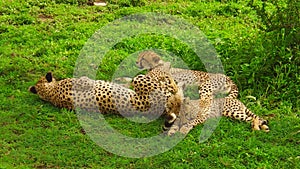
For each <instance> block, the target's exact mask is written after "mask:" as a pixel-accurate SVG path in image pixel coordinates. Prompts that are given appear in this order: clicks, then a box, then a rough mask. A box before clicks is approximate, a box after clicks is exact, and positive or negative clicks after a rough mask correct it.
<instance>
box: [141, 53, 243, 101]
mask: <svg viewBox="0 0 300 169" xmlns="http://www.w3.org/2000/svg"><path fill="white" fill-rule="evenodd" d="M136 65H137V67H138V68H140V69H146V70H149V71H152V70H155V69H158V70H164V71H166V69H168V68H169V70H168V72H169V73H170V75H171V76H172V78H173V79H174V80H175V82H177V83H178V82H183V83H184V84H185V85H197V86H199V94H200V98H201V97H210V96H211V95H215V94H219V93H223V94H228V96H226V97H229V98H237V96H238V87H237V85H236V84H235V83H234V82H233V81H232V80H231V79H230V78H229V77H228V76H226V75H224V74H220V73H218V74H213V73H207V72H203V71H197V70H188V69H180V68H172V67H171V66H170V63H169V62H164V61H163V60H161V58H160V56H159V55H158V54H156V53H155V52H153V51H144V52H142V53H140V54H139V56H138V58H137V61H136Z"/></svg>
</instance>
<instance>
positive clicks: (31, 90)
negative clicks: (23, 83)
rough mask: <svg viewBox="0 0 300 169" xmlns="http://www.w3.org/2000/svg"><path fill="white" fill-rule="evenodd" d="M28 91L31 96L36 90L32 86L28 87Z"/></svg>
mask: <svg viewBox="0 0 300 169" xmlns="http://www.w3.org/2000/svg"><path fill="white" fill-rule="evenodd" d="M29 91H30V92H31V93H33V94H37V91H36V88H35V87H34V86H30V87H29Z"/></svg>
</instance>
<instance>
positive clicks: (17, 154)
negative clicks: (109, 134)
mask: <svg viewBox="0 0 300 169" xmlns="http://www.w3.org/2000/svg"><path fill="white" fill-rule="evenodd" d="M276 2H277V3H278V2H282V3H283V4H284V1H276ZM295 2H296V4H298V3H297V1H295ZM256 3H257V4H252V6H251V5H250V2H248V1H242V2H240V3H235V2H231V1H226V3H225V2H223V1H221V2H218V1H211V2H201V1H198V2H192V1H169V2H163V1H154V2H148V1H127V0H121V1H109V4H108V5H107V6H106V7H95V6H87V5H85V1H71V0H60V1H46V0H29V1H25V0H22V1H13V0H12V1H9V0H5V1H2V2H0V59H1V61H0V86H1V87H0V99H1V102H2V103H1V105H0V113H1V118H0V138H1V139H0V159H1V161H0V168H61V167H66V168H300V159H299V158H300V153H299V152H300V147H299V144H300V125H299V124H300V119H299V113H300V109H299V108H300V107H299V105H300V102H299V95H300V90H299V89H300V75H299V72H300V70H299V65H300V60H299V58H300V54H299V43H298V42H299V41H297V38H294V39H293V38H292V37H297V36H296V35H299V32H300V31H299V25H298V26H297V24H299V23H300V22H298V21H299V20H297V17H294V19H295V20H294V21H295V24H296V25H295V24H294V25H293V24H289V23H287V22H286V21H285V22H284V23H282V24H284V25H280V22H279V21H278V20H276V15H274V13H276V12H274V11H275V9H276V8H275V7H274V6H272V4H268V5H269V6H268V8H266V9H267V11H265V12H267V13H268V15H269V17H270V18H271V19H270V21H271V25H269V22H266V19H264V18H262V17H260V15H261V14H263V12H264V11H263V10H261V9H262V4H263V3H262V2H260V1H258V2H256ZM296 4H295V7H297V5H296ZM283 6H284V5H283ZM292 7H293V6H292ZM292 7H289V6H288V9H294V8H292ZM259 9H260V10H259ZM141 12H163V13H166V14H171V15H176V16H178V17H181V18H184V19H186V20H187V21H188V22H190V23H191V24H193V25H196V26H197V27H198V28H199V29H200V30H201V31H203V33H204V34H205V35H206V36H207V37H208V39H209V40H210V42H211V43H212V44H213V45H214V47H215V48H216V50H217V52H218V54H219V55H220V56H221V60H222V62H223V66H224V69H225V72H226V74H227V75H229V76H230V77H231V78H232V79H233V80H234V81H235V82H236V83H237V85H238V87H239V89H240V96H239V98H240V99H241V100H242V101H243V103H245V104H246V105H247V106H248V107H249V108H250V109H251V110H252V111H253V112H255V113H256V114H258V115H260V116H262V117H264V118H266V119H268V120H269V123H270V124H269V126H270V130H271V131H270V132H269V133H263V132H259V131H255V132H254V131H251V128H250V125H249V124H247V123H243V122H238V121H234V120H230V119H226V118H222V119H221V121H220V123H219V125H218V127H217V129H216V130H215V132H214V133H213V135H212V136H211V137H210V138H209V139H208V140H207V141H206V142H204V143H201V144H200V143H198V141H199V140H198V139H199V135H200V132H201V128H202V127H203V126H198V127H196V128H195V129H193V130H192V131H191V132H190V133H189V134H188V135H187V136H186V138H185V139H184V140H182V141H181V142H180V143H179V144H178V145H176V146H175V147H174V148H173V149H171V150H169V151H167V152H165V153H162V154H159V155H156V156H153V157H146V158H137V159H135V158H126V157H120V156H117V155H114V154H112V153H110V152H108V151H105V150H103V149H102V148H101V147H99V146H98V145H96V144H95V143H94V142H93V141H92V140H91V139H90V138H89V136H88V135H86V134H84V132H83V130H82V127H81V125H80V123H79V121H78V119H77V116H76V114H75V113H74V112H70V111H67V110H65V109H58V108H55V107H53V106H52V105H51V104H49V103H46V102H44V101H41V100H40V99H39V98H38V97H37V96H35V95H32V94H30V93H29V92H28V91H27V89H28V87H29V86H30V85H34V84H35V83H36V81H37V80H38V79H39V77H40V76H42V75H44V74H46V72H48V71H52V72H53V73H54V76H55V77H57V78H58V79H63V78H67V77H72V76H73V71H74V67H75V63H76V60H77V57H78V55H79V54H80V51H81V49H82V47H83V46H84V44H85V42H86V41H87V40H88V39H89V38H90V37H91V36H92V35H93V34H94V33H95V32H96V31H97V30H98V29H100V28H101V27H103V26H105V25H106V24H108V23H109V22H112V21H114V20H115V19H118V18H121V17H123V16H126V15H129V14H134V13H141ZM292 12H293V10H289V13H288V14H289V15H290V14H291V13H292ZM298 16H299V15H298ZM285 18H286V17H285ZM291 18H292V17H291ZM298 19H299V18H298ZM290 20H291V19H289V21H290ZM288 24H289V25H292V28H290V27H288V26H287V25H288ZM272 25H276V26H272ZM278 25H279V28H278ZM280 26H282V27H280ZM298 37H299V36H298ZM145 48H158V49H161V50H162V51H166V50H167V51H168V52H170V53H173V54H175V55H177V56H179V57H180V58H182V59H183V60H184V61H186V64H187V65H188V66H189V67H190V68H193V69H199V70H202V69H203V65H202V63H200V62H197V61H195V58H194V57H195V54H194V53H193V52H192V51H191V50H190V49H188V48H187V47H186V46H185V45H184V44H180V42H178V41H176V40H174V39H172V38H162V36H157V35H144V36H137V37H131V38H128V39H125V40H124V41H122V42H120V43H118V44H117V45H115V46H114V48H113V49H112V50H111V51H109V52H108V54H107V55H106V57H105V58H104V64H102V65H99V68H98V72H97V77H98V79H105V80H108V79H111V78H112V76H113V74H114V71H115V70H116V69H117V66H118V65H119V64H120V63H121V62H122V60H123V59H125V58H126V56H127V55H129V54H132V53H134V52H137V51H140V50H143V49H145ZM246 96H254V97H255V98H256V100H254V99H249V98H247V97H246ZM105 117H106V119H107V121H109V123H110V124H112V126H113V127H115V128H116V129H117V130H119V131H120V132H121V133H123V134H126V135H128V136H132V137H148V136H152V135H156V134H158V133H160V129H161V124H162V119H159V120H157V121H155V122H152V123H149V124H145V125H142V124H135V123H133V122H130V121H128V120H126V119H124V118H121V117H119V116H115V115H107V116H105Z"/></svg>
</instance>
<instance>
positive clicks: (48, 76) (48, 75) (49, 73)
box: [46, 72, 53, 83]
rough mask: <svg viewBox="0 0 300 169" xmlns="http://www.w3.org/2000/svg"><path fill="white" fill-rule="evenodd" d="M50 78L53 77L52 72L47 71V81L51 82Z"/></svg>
mask: <svg viewBox="0 0 300 169" xmlns="http://www.w3.org/2000/svg"><path fill="white" fill-rule="evenodd" d="M52 78H53V76H52V73H51V72H48V73H47V74H46V79H47V81H48V82H49V83H50V82H52Z"/></svg>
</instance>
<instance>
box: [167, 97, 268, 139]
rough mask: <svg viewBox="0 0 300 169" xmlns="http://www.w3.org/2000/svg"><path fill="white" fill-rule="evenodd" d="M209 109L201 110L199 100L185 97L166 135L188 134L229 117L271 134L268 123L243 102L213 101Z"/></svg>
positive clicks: (231, 99) (234, 100)
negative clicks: (210, 119) (210, 122)
mask: <svg viewBox="0 0 300 169" xmlns="http://www.w3.org/2000/svg"><path fill="white" fill-rule="evenodd" d="M209 102H211V106H210V107H209V109H206V110H204V109H201V107H203V106H201V105H199V104H203V103H204V104H206V103H207V102H201V101H200V100H199V99H197V100H190V99H189V98H188V97H185V98H184V99H183V101H182V105H181V111H180V114H179V115H178V118H177V119H176V120H175V121H174V122H173V125H172V126H171V127H170V128H168V130H166V134H167V135H169V136H171V135H173V134H175V133H176V132H180V133H182V134H187V133H188V132H189V131H190V130H191V129H192V128H194V127H195V126H197V125H199V124H203V123H204V122H205V121H206V120H208V119H209V118H216V117H220V116H228V117H232V118H233V119H239V120H241V121H245V122H251V126H252V129H253V130H263V131H265V132H269V131H270V130H269V127H268V125H267V124H268V121H267V120H264V119H262V118H260V117H259V116H257V115H255V114H254V113H252V112H251V111H250V110H249V109H248V108H247V107H246V106H245V105H244V104H243V103H242V102H241V101H239V100H238V99H233V98H216V99H211V100H210V101H209Z"/></svg>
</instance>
